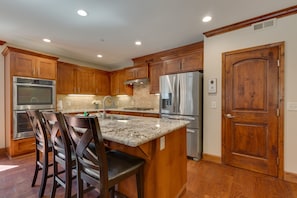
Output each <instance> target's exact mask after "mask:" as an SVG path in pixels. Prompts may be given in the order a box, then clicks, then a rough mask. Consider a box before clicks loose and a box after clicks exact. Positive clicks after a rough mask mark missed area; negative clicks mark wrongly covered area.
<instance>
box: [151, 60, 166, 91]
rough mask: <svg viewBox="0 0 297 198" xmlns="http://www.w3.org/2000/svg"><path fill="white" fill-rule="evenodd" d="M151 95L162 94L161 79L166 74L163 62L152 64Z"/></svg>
mask: <svg viewBox="0 0 297 198" xmlns="http://www.w3.org/2000/svg"><path fill="white" fill-rule="evenodd" d="M149 69H150V94H156V93H160V90H159V89H160V88H159V77H160V76H161V75H163V74H164V71H163V62H155V63H150V65H149Z"/></svg>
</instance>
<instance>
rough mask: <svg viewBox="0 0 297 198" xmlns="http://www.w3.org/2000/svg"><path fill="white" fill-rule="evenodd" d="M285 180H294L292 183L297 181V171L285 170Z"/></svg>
mask: <svg viewBox="0 0 297 198" xmlns="http://www.w3.org/2000/svg"><path fill="white" fill-rule="evenodd" d="M284 180H285V181H288V182H292V183H297V174H296V173H290V172H285V174H284Z"/></svg>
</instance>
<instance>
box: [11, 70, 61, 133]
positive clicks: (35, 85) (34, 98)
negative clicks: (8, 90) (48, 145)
mask: <svg viewBox="0 0 297 198" xmlns="http://www.w3.org/2000/svg"><path fill="white" fill-rule="evenodd" d="M55 100H56V81H54V80H46V79H37V78H27V77H18V76H14V77H13V130H14V134H13V138H14V139H21V138H27V137H33V136H34V134H33V130H32V127H31V124H30V121H29V119H28V116H27V114H26V110H28V109H39V110H40V111H53V110H55V108H56V102H55Z"/></svg>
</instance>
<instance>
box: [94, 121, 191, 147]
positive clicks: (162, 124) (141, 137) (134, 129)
mask: <svg viewBox="0 0 297 198" xmlns="http://www.w3.org/2000/svg"><path fill="white" fill-rule="evenodd" d="M188 123H189V122H188V121H182V120H169V119H165V118H149V117H138V116H125V115H120V116H118V115H117V116H115V118H113V119H111V118H108V119H102V118H99V124H100V128H101V132H102V136H103V138H104V139H106V140H109V141H113V142H117V143H120V144H124V145H127V146H131V147H136V146H139V145H141V144H144V143H147V142H149V141H151V140H154V139H157V138H159V137H162V136H164V135H166V134H168V133H171V132H172V131H174V130H176V129H179V128H181V127H183V126H186V125H187V124H188Z"/></svg>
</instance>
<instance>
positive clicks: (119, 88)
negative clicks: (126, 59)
mask: <svg viewBox="0 0 297 198" xmlns="http://www.w3.org/2000/svg"><path fill="white" fill-rule="evenodd" d="M126 79H127V78H126V70H117V71H114V72H111V74H110V89H111V90H110V93H111V95H113V96H115V95H133V88H132V87H131V86H130V85H125V84H124V83H125V81H126Z"/></svg>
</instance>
